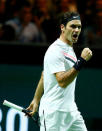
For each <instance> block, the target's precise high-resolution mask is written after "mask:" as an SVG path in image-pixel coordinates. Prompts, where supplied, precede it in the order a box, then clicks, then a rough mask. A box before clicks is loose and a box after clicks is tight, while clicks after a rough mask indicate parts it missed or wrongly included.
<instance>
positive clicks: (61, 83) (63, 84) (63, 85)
mask: <svg viewBox="0 0 102 131" xmlns="http://www.w3.org/2000/svg"><path fill="white" fill-rule="evenodd" d="M58 84H59V86H60V87H61V88H66V87H67V85H66V84H65V83H63V82H58Z"/></svg>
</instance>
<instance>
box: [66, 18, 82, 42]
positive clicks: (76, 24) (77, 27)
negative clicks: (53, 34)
mask: <svg viewBox="0 0 102 131" xmlns="http://www.w3.org/2000/svg"><path fill="white" fill-rule="evenodd" d="M80 32H81V21H80V20H72V21H69V22H68V23H67V25H66V27H65V28H64V37H65V39H66V40H67V41H69V42H71V43H76V42H77V41H78V37H79V35H80Z"/></svg>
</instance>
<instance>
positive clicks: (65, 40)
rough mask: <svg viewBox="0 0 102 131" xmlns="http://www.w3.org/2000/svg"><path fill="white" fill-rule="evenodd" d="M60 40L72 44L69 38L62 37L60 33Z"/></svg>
mask: <svg viewBox="0 0 102 131" xmlns="http://www.w3.org/2000/svg"><path fill="white" fill-rule="evenodd" d="M60 40H61V41H63V42H64V43H66V44H68V45H70V46H73V43H72V42H70V41H69V40H67V39H65V37H63V36H62V35H60Z"/></svg>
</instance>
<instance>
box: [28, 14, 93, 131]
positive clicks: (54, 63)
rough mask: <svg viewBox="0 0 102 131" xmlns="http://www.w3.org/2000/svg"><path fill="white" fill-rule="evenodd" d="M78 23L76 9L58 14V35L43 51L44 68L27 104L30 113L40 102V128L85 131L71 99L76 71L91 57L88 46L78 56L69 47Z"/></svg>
mask: <svg viewBox="0 0 102 131" xmlns="http://www.w3.org/2000/svg"><path fill="white" fill-rule="evenodd" d="M81 26H82V25H81V20H80V15H79V14H78V13H77V12H66V13H64V14H63V15H62V17H61V18H60V29H61V33H60V36H59V38H58V39H57V40H56V41H55V42H54V43H53V44H52V45H50V46H49V48H48V50H47V51H46V53H45V56H44V71H43V73H42V75H41V79H40V81H39V83H38V87H37V89H36V92H35V96H34V99H33V100H32V102H31V104H30V105H29V107H28V109H30V110H32V112H31V113H30V115H33V114H34V113H35V112H36V111H37V109H38V105H39V102H40V107H39V116H40V122H41V126H40V131H87V128H86V125H85V123H84V120H83V117H82V116H81V114H80V112H79V111H78V108H77V105H76V103H75V84H76V78H77V75H78V73H79V71H80V69H81V68H82V67H83V66H84V64H85V63H86V62H87V61H88V60H89V59H90V58H91V57H92V51H91V50H90V49H89V48H84V49H83V50H82V53H81V56H80V57H79V58H78V59H77V58H76V55H75V52H74V50H73V44H75V43H76V42H77V40H78V37H79V35H80V32H81ZM43 78H44V79H43Z"/></svg>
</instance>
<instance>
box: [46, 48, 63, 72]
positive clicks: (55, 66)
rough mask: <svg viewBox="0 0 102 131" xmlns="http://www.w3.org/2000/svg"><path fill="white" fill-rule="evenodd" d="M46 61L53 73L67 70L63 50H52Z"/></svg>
mask: <svg viewBox="0 0 102 131" xmlns="http://www.w3.org/2000/svg"><path fill="white" fill-rule="evenodd" d="M46 62H47V66H48V68H49V71H50V73H51V74H53V73H57V72H61V71H65V64H64V55H63V53H62V51H61V50H57V49H56V50H55V49H54V50H53V51H51V52H50V53H49V57H48V58H47V61H46Z"/></svg>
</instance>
